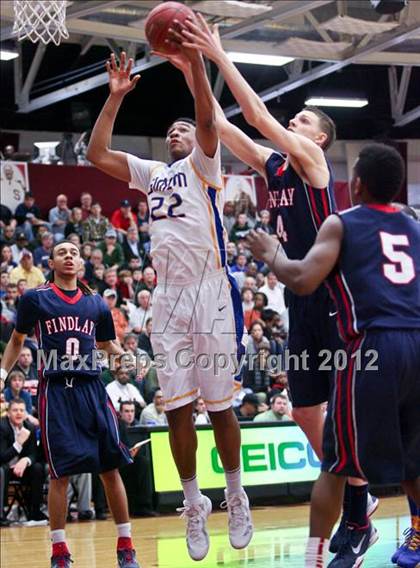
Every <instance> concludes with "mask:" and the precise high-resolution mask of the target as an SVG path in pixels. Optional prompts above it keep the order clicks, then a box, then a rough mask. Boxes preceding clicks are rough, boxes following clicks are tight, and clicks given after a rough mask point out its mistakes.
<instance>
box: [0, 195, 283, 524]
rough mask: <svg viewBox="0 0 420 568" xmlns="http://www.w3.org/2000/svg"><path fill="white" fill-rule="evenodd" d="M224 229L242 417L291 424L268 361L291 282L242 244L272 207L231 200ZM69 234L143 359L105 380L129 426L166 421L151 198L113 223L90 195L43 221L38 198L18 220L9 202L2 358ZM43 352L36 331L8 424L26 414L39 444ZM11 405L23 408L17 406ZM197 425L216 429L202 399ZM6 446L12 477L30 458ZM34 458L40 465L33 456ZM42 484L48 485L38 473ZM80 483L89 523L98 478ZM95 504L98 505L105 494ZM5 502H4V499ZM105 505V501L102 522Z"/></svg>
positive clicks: (29, 199)
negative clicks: (238, 330) (240, 318)
mask: <svg viewBox="0 0 420 568" xmlns="http://www.w3.org/2000/svg"><path fill="white" fill-rule="evenodd" d="M224 226H225V229H226V232H227V235H228V242H227V249H226V257H227V262H228V265H229V270H230V272H231V274H232V275H233V277H234V278H235V279H236V281H237V283H238V287H239V289H240V290H241V297H242V305H243V310H244V319H245V326H246V329H247V331H248V334H249V337H248V344H247V348H246V355H245V359H244V364H243V366H242V368H241V378H242V389H241V390H240V392H239V393H238V395H237V397H236V399H235V401H234V409H235V412H236V414H237V416H238V419H239V420H240V421H250V420H255V421H258V422H261V421H283V420H290V419H291V407H290V401H289V397H288V384H287V373H286V372H285V371H283V370H282V369H281V368H279V367H278V365H272V364H269V361H270V356H271V355H275V356H281V355H282V354H283V353H284V351H285V349H286V348H287V329H288V318H287V309H286V306H285V302H284V290H283V286H282V285H280V283H279V282H278V281H277V278H276V276H275V275H274V274H273V273H270V272H269V271H268V269H267V267H266V266H264V265H263V264H262V263H260V262H256V261H255V260H254V259H253V258H252V257H251V255H250V252H249V250H248V249H247V248H246V247H245V244H244V243H245V237H246V236H247V234H248V232H249V230H250V229H251V228H253V227H258V228H261V229H263V230H265V231H267V232H269V233H271V231H272V229H271V227H270V214H269V212H268V211H260V212H259V213H257V212H256V211H255V208H254V207H252V205H251V204H250V202H249V200H244V201H239V202H237V203H232V202H228V203H226V205H225V209H224ZM63 238H66V239H68V240H70V241H71V242H73V243H74V244H76V245H77V246H79V247H80V250H81V255H82V257H83V259H84V266H83V267H82V268H81V270H80V272H79V274H78V278H79V280H80V281H82V282H83V283H84V284H86V285H88V286H89V287H90V288H91V289H93V290H94V291H96V292H97V293H99V294H100V295H102V297H103V298H104V301H105V302H106V303H107V304H108V306H109V308H110V310H111V313H112V318H113V321H114V324H115V330H116V335H117V338H118V340H119V341H120V343H121V345H122V346H123V347H124V349H125V350H126V351H130V352H132V353H133V354H135V355H137V356H139V357H138V358H140V360H141V361H142V362H143V363H142V365H140V366H137V369H136V370H133V371H132V372H131V373H130V372H127V371H125V370H123V369H122V368H116V369H113V370H111V369H109V368H105V369H104V371H103V373H102V380H103V381H104V383H105V385H106V389H107V391H108V393H109V396H110V398H111V400H112V402H113V404H114V406H115V408H116V410H117V412H119V413H120V417H121V422H122V423H124V424H125V426H124V427H126V428H131V427H133V426H138V425H146V426H154V425H158V426H161V425H166V424H167V420H166V416H165V413H164V409H163V401H162V393H161V391H160V390H159V384H158V378H157V372H156V367H155V366H154V364H153V359H154V353H153V348H152V344H151V341H150V335H151V332H152V329H153V320H152V305H153V291H154V289H155V286H156V274H155V271H154V269H153V267H152V262H151V258H150V234H149V212H148V209H147V204H146V202H145V201H140V202H139V203H138V204H136V206H135V207H133V206H132V204H131V203H130V202H129V201H127V200H123V201H121V203H120V206H119V207H118V208H117V209H116V210H115V211H114V212H113V213H112V214H111V215H110V218H108V217H106V216H105V215H103V213H102V208H101V205H100V203H95V202H94V201H93V200H92V197H91V195H90V194H89V193H88V192H83V193H82V194H81V196H80V203H79V204H78V205H77V206H76V207H73V208H72V209H70V208H69V206H68V198H67V196H66V195H63V194H60V195H58V196H57V198H56V204H55V205H54V206H53V207H52V208H51V209H50V210H49V212H48V214H47V215H45V217H44V216H43V215H42V214H41V211H40V209H39V208H38V206H37V204H36V199H35V197H34V196H33V195H32V194H31V193H30V192H27V193H26V194H25V197H24V201H23V202H22V203H21V204H19V205H18V207H17V208H16V211H15V212H14V214H12V212H11V211H10V210H8V209H7V208H6V207H5V206H3V205H2V206H1V220H0V247H1V248H0V251H1V260H0V262H1V268H0V269H1V286H0V304H1V337H0V340H1V343H0V352H3V350H4V347H5V345H6V343H7V342H8V340H9V338H10V336H11V333H12V331H13V329H14V324H15V321H16V310H17V306H18V303H19V298H20V297H21V295H22V294H23V293H24V292H25V291H26V290H27V289H29V288H34V287H36V286H39V285H40V284H42V283H44V281H45V280H46V278H48V275H49V268H48V259H49V256H50V253H51V250H52V247H53V245H54V243H56V242H59V241H60V240H62V239H63ZM36 350H37V340H36V337H35V334H34V333H33V334H32V335H29V336H28V337H27V339H26V341H25V347H24V348H23V350H22V352H21V354H20V357H19V359H18V361H17V363H16V365H15V368H14V370H13V372H11V373H10V374H9V377H8V379H7V381H6V385H3V386H4V387H5V388H4V390H3V392H2V393H1V415H2V428H4V429H6V430H8V431H9V434H10V431H12V432H13V431H15V430H16V426H15V425H14V424H13V420H14V416H13V415H12V413H14V415H16V414H19V412H16V407H17V408H18V410H19V411H20V410H22V412H23V414H24V421H25V429H28V431H30V435H31V436H32V437H36V436H38V438H39V435H38V434H37V432H38V428H39V423H38V419H37V409H36V408H37V407H36V404H37V384H38V374H37V353H36ZM277 360H279V359H277ZM12 401H14V402H15V403H16V401H20V402H19V403H18V404H13V403H12ZM14 407H15V409H14ZM195 419H196V423H197V424H207V423H209V419H208V415H207V410H206V408H205V402H204V401H203V399H201V398H199V399H197V401H196V403H195ZM19 420H20V418H19ZM12 438H13V437H11V438H10V440H9V441H10V442H12V443H11V444H10V446H11V447H13V444H14V442H13V440H12ZM25 443H27V441H26V440H25ZM3 446H4V444H3V442H2V449H1V450H2V451H1V455H0V469H1V471H3V473H4V471H7V470H8V469H10V468H12V469H13V467H15V465H16V463H17V462H19V461H21V460H22V459H23V458H22V457H21V456H23V455H24V453H23V450H22V448H23V444H21V445H20V446H18V447H19V448H20V452H17V451H16V447H15V451H14V452H13V451H12V454H13V456H12V459H10V455H11V454H10V451H9V453H7V451H6V450H10V448H6V447H3ZM36 459H37V460H40V463H42V460H43V457H42V453H41V452H39V451H38V452H37V457H36ZM139 459H140V458H139ZM141 459H142V460H143V458H141ZM30 460H31V463H33V462H32V457H31V458H30ZM26 461H27V462H28V460H26ZM140 462H141V463H140ZM140 462H138V463H137V466H136V467H137V468H138V467H140V468H141V467H144V466H145V464H144V461H141V460H140ZM28 463H29V462H28ZM139 463H140V465H139ZM11 464H12V466H13V467H12V466H11ZM29 469H33V468H29ZM136 471H137V470H136ZM130 475H131V474H130ZM130 475H129V476H128V477H130ZM36 482H37V483H38V485H39V483H41V484H42V480H41V479H40V478H39V476H38V477H37V481H36ZM78 483H80V484H81V490H80V491H75V492H76V494H78V496H79V498H80V499H81V502H82V504H81V505H80V506H79V505H78V510H79V516H80V517H81V518H82V519H85V520H88V519H87V517H88V516H89V515H88V514H87V513H86V511H85V509H84V507H85V505H84V504H83V503H84V502H86V499H89V498H90V496H91V494H92V493H89V491H90V492H92V491H93V494H94V495H95V493H97V491H96V490H95V483H93V484H92V483H91V482H90V485H89V487H90V489H86V487H85V485H84V484H86V483H87V482H86V481H85V480H79V479H77V480H74V482H73V483H72V487H73V489H75V488H76V487H77V484H78ZM3 485H4V480H3ZM91 485H92V487H91ZM37 487H38V486H37ZM80 495H81V496H82V497H80ZM86 495H87V496H88V497H86ZM97 501H99V502H100V497H99V498H98V497H97ZM0 506H3V505H2V504H1V503H0ZM95 507H96V505H95ZM103 508H104V507H101V506H99V505H98V507H97V511H96V513H97V516H98V518H100V515H101V511H102V509H103ZM139 508H140V510H143V509H144V508H146V509H147V510H149V509H150V508H151V504H150V503H146V504H145V506H144V507H143V505H141V504H140V505H139ZM134 512H135V511H134ZM30 514H31V518H34V519H35V520H37V519H39V518H42V514H41V513H40V511H39V504H37V503H35V504H34V505H33V510H32V511H31V513H30ZM0 516H1V511H0ZM85 517H86V518H85Z"/></svg>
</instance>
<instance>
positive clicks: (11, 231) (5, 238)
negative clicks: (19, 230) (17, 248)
mask: <svg viewBox="0 0 420 568" xmlns="http://www.w3.org/2000/svg"><path fill="white" fill-rule="evenodd" d="M2 207H3V206H2ZM23 236H25V234H24V235H23ZM15 242H16V239H15V227H14V225H11V224H10V225H5V226H4V227H3V228H2V232H1V237H0V243H1V245H2V246H4V245H8V246H9V247H11V246H12V245H14V244H15Z"/></svg>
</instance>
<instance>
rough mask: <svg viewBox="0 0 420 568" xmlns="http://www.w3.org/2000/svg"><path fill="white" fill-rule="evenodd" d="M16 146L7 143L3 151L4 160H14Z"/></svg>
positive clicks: (2, 157)
mask: <svg viewBox="0 0 420 568" xmlns="http://www.w3.org/2000/svg"><path fill="white" fill-rule="evenodd" d="M15 152H16V150H15V147H14V146H13V145H12V144H7V146H5V147H4V149H3V153H2V156H1V159H2V160H14V159H15V157H14V156H15Z"/></svg>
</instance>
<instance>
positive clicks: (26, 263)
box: [10, 249, 45, 288]
mask: <svg viewBox="0 0 420 568" xmlns="http://www.w3.org/2000/svg"><path fill="white" fill-rule="evenodd" d="M22 278H23V279H25V280H26V282H27V286H28V288H36V287H37V286H40V285H41V284H43V283H44V282H45V276H44V275H43V274H42V272H41V270H40V269H39V268H37V267H36V266H34V260H33V256H32V253H31V251H30V250H28V249H24V250H23V251H22V256H21V258H20V262H19V265H18V266H16V268H13V270H12V271H11V272H10V282H11V283H12V284H16V283H17V282H18V281H19V280H21V279H22Z"/></svg>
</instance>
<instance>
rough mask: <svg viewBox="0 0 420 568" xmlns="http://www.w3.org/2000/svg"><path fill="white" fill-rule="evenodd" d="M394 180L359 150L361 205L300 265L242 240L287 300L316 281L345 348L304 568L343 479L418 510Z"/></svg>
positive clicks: (410, 347) (414, 298) (353, 553)
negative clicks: (398, 492) (377, 488)
mask: <svg viewBox="0 0 420 568" xmlns="http://www.w3.org/2000/svg"><path fill="white" fill-rule="evenodd" d="M403 178H404V164H403V161H402V158H401V156H400V155H399V154H398V152H397V151H396V150H395V149H393V148H390V147H389V146H385V145H383V144H372V145H369V146H366V147H365V148H364V149H363V150H362V151H361V152H360V155H359V158H358V160H357V162H356V164H355V167H354V171H353V179H352V193H353V197H354V202H361V203H362V205H358V206H356V207H353V208H352V209H349V210H347V211H343V212H341V213H340V214H337V215H332V216H330V217H329V218H328V219H327V220H326V221H325V223H324V224H323V226H322V228H321V230H320V232H319V235H318V237H317V239H316V242H315V245H314V246H313V247H312V248H311V249H310V250H309V252H308V254H307V255H306V256H305V258H304V259H303V260H288V259H286V258H284V257H282V255H281V254H278V246H279V245H278V243H277V242H276V241H274V239H272V238H271V237H269V236H268V235H266V234H265V233H261V234H260V233H256V232H255V231H254V232H252V233H251V234H250V235H249V237H248V241H249V244H250V248H251V251H252V252H253V253H254V254H255V255H256V257H257V258H260V259H261V260H264V261H265V262H267V263H268V265H269V266H270V268H271V270H273V271H274V272H275V274H276V275H277V277H278V278H279V279H280V280H281V281H282V282H284V283H285V284H286V285H287V286H288V287H289V288H290V289H291V290H293V291H294V292H295V293H296V294H311V293H312V292H313V291H314V290H315V289H317V288H318V286H319V285H320V284H321V282H322V281H324V280H325V281H326V283H327V286H328V288H329V291H330V294H331V296H332V298H333V300H334V303H335V305H336V309H337V310H338V327H339V331H340V334H341V336H342V337H343V339H344V341H345V353H344V355H343V357H345V359H344V365H343V363H341V364H339V365H338V368H339V370H336V380H335V386H334V392H333V395H332V397H331V400H330V403H329V406H328V415H327V420H326V425H325V431H324V440H323V451H324V459H323V463H322V473H321V475H320V478H319V479H318V481H317V483H316V484H315V487H314V490H313V493H312V501H311V529H310V539H309V543H308V548H307V560H306V566H307V568H309V567H313V568H315V567H322V566H324V561H325V557H326V553H327V542H328V541H327V539H328V538H329V536H330V534H331V530H332V528H333V525H334V523H335V521H336V520H337V517H338V515H339V510H340V504H341V498H342V494H343V489H344V484H345V476H357V477H363V478H364V479H367V480H368V481H370V482H373V483H378V484H386V483H388V484H389V483H398V482H401V483H402V485H403V488H404V490H405V491H406V493H407V495H408V496H409V497H411V499H412V500H413V501H414V502H415V503H416V506H417V507H418V506H419V504H420V459H419V441H420V421H419V419H418V408H419V401H420V377H419V369H420V284H419V272H420V254H419V251H420V225H419V224H418V223H417V222H416V221H414V220H413V219H411V218H410V217H408V216H407V215H406V214H405V213H403V212H401V211H400V210H399V209H397V208H394V207H392V206H390V205H389V202H390V201H391V200H392V198H393V197H395V195H396V193H398V191H399V189H400V187H401V184H402V181H403ZM414 533H415V534H414V536H413V537H412V539H411V544H412V546H411V550H410V546H408V547H407V549H406V550H402V551H401V553H400V555H399V557H398V559H397V562H398V565H399V566H401V567H404V568H414V566H416V564H417V563H418V562H419V560H420V558H419V542H420V534H419V531H418V530H417V531H414ZM376 539H377V534H376V531H375V529H374V528H373V527H372V525H371V524H370V523H368V524H367V526H366V527H365V529H364V531H357V532H356V531H355V532H354V533H353V534H352V535H351V538H350V539H349V540H348V542H347V543H346V546H345V547H343V549H342V550H341V551H340V555H339V556H340V557H336V558H335V559H334V561H333V563H331V564H330V565H331V566H340V567H343V568H344V567H347V566H359V565H360V564H361V562H362V560H363V556H364V554H365V553H366V550H367V549H368V547H369V546H370V545H371V544H372V543H373V542H374V541H375V540H376ZM334 562H335V563H334Z"/></svg>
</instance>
